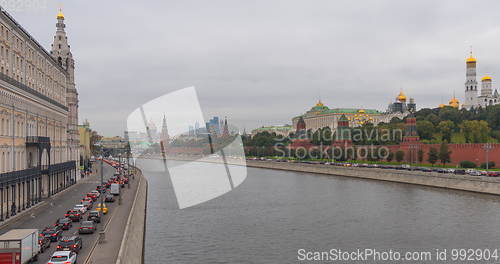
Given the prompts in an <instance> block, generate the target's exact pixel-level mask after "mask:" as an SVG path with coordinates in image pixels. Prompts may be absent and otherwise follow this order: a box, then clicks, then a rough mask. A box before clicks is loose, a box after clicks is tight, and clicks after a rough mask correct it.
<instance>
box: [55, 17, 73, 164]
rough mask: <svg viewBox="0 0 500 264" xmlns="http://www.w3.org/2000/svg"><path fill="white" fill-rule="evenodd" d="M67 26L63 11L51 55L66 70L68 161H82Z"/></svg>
mask: <svg viewBox="0 0 500 264" xmlns="http://www.w3.org/2000/svg"><path fill="white" fill-rule="evenodd" d="M65 28H66V24H64V15H63V13H62V10H59V13H58V14H57V24H56V34H55V36H54V42H53V44H52V50H51V52H50V53H51V55H52V57H53V58H54V59H55V60H56V61H57V62H58V63H59V65H61V67H62V68H63V69H64V70H66V73H67V75H66V76H67V78H66V104H67V106H68V124H67V136H68V153H67V154H68V160H76V161H77V163H78V161H79V160H80V155H79V147H80V137H79V132H78V92H77V90H76V87H75V61H74V60H73V54H71V49H70V48H71V47H70V45H69V44H68V36H67V35H66V31H65Z"/></svg>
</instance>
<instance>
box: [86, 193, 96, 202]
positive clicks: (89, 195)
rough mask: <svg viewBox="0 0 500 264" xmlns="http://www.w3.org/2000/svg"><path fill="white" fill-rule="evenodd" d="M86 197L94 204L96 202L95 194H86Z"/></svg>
mask: <svg viewBox="0 0 500 264" xmlns="http://www.w3.org/2000/svg"><path fill="white" fill-rule="evenodd" d="M87 197H89V198H90V199H92V201H94V202H95V201H96V200H97V195H96V194H95V193H87Z"/></svg>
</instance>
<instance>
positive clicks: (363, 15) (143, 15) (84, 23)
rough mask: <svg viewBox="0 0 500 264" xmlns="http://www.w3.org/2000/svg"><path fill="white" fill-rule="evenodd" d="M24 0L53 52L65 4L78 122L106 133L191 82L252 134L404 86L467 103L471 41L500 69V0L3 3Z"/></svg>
mask: <svg viewBox="0 0 500 264" xmlns="http://www.w3.org/2000/svg"><path fill="white" fill-rule="evenodd" d="M23 1H25V2H26V3H27V4H26V6H27V7H25V8H19V5H17V7H15V6H12V5H11V6H9V4H6V6H5V8H6V9H7V10H8V11H10V13H11V14H12V15H13V16H14V18H16V19H17V20H18V21H19V22H20V23H21V24H22V25H23V26H24V27H25V28H26V29H27V30H28V31H29V32H30V33H31V34H32V35H33V36H34V37H35V38H36V39H37V40H38V41H39V42H40V43H41V44H42V45H44V46H45V47H46V48H47V49H50V43H51V42H52V38H53V35H54V32H55V23H56V19H55V16H56V14H57V9H58V7H59V6H61V5H62V6H63V12H64V14H65V16H66V25H67V27H66V30H67V33H68V38H69V41H70V44H71V47H72V52H73V55H74V57H75V59H76V67H77V71H76V85H77V89H78V92H79V96H80V122H82V121H83V120H84V119H88V120H89V121H90V123H91V126H92V128H93V129H95V130H97V131H99V132H100V133H102V134H104V135H122V134H123V130H124V129H125V126H126V118H127V116H128V115H129V114H130V113H131V112H132V111H133V110H134V109H135V108H137V107H139V106H140V105H142V104H144V103H145V102H148V101H149V100H152V99H154V98H156V97H159V96H161V95H164V94H166V93H169V92H172V91H175V90H178V89H182V88H185V87H190V86H195V87H196V89H197V91H198V95H199V98H200V103H201V107H202V109H203V111H204V116H205V119H206V120H208V119H209V117H210V116H212V115H219V116H222V117H223V116H226V115H227V116H228V118H229V121H230V122H231V123H232V124H234V125H236V126H239V127H242V128H243V127H245V128H246V129H247V131H250V130H251V129H252V128H255V127H258V126H261V125H276V124H284V123H290V122H291V118H292V117H293V116H296V115H298V114H301V113H303V112H304V111H306V110H308V109H309V108H310V107H311V106H313V105H314V104H315V103H316V101H317V99H318V97H319V96H321V98H322V101H323V102H324V103H325V104H326V105H327V106H329V107H362V108H375V109H379V110H385V109H386V107H387V104H388V103H389V102H390V101H392V100H394V99H393V98H394V97H395V96H396V95H397V94H398V93H399V91H400V89H403V90H404V91H405V92H406V94H407V95H408V96H409V97H414V98H415V100H416V102H417V104H418V107H419V108H421V107H435V106H437V105H438V104H440V103H446V102H448V101H449V99H450V97H451V96H452V95H453V93H454V92H455V93H456V95H457V97H458V98H459V99H460V100H461V101H463V83H464V82H465V58H466V56H467V55H468V52H469V47H470V46H471V45H472V46H473V50H474V54H475V56H476V57H477V59H478V75H479V76H478V77H479V78H480V77H481V76H482V75H484V74H490V75H491V76H492V77H493V86H494V88H496V87H497V86H496V82H495V80H496V78H500V66H499V64H498V62H500V48H499V46H498V43H500V27H499V25H500V23H499V21H500V19H499V18H498V10H500V2H498V1H481V2H480V3H479V2H477V3H476V2H473V1H457V0H450V1H435V0H432V1H396V0H395V1H352V0H348V1H334V0H302V1H296V0H283V1H273V0H260V1H255V0H245V1H243V0H241V1H239V0H224V1H222V0H221V1H218V0H211V1H206V0H200V1H189V0H182V1H165V0H162V1H152V0H147V1H138V0H134V1H131V0H120V1H117V0H106V1H92V0H86V1H83V0H71V1H69V0H67V1H51V0H39V1H38V0H37V1H34V0H15V1H13V0H1V2H3V3H5V2H11V3H14V2H23ZM31 2H41V3H42V4H40V5H38V6H33V5H31V4H30V3H31ZM9 9H10V10H9Z"/></svg>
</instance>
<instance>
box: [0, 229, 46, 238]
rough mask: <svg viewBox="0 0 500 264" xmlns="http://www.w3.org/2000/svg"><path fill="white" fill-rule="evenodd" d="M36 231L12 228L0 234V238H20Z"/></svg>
mask: <svg viewBox="0 0 500 264" xmlns="http://www.w3.org/2000/svg"><path fill="white" fill-rule="evenodd" d="M35 232H36V233H38V229H14V230H10V231H9V232H7V233H5V234H3V235H1V236H0V240H20V239H23V238H25V237H27V236H30V235H31V234H33V233H35Z"/></svg>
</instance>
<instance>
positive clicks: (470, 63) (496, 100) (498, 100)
mask: <svg viewBox="0 0 500 264" xmlns="http://www.w3.org/2000/svg"><path fill="white" fill-rule="evenodd" d="M476 65H477V60H476V58H474V57H473V56H472V52H471V54H470V56H469V57H468V58H467V59H466V74H465V75H466V81H465V103H464V104H463V108H465V109H471V108H479V107H486V106H489V105H496V104H500V95H499V94H498V90H497V89H495V91H493V88H492V86H491V83H492V80H491V77H490V76H489V75H485V76H484V77H483V78H482V79H481V93H480V94H478V89H477V86H478V83H477V80H476ZM455 100H456V99H455Z"/></svg>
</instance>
